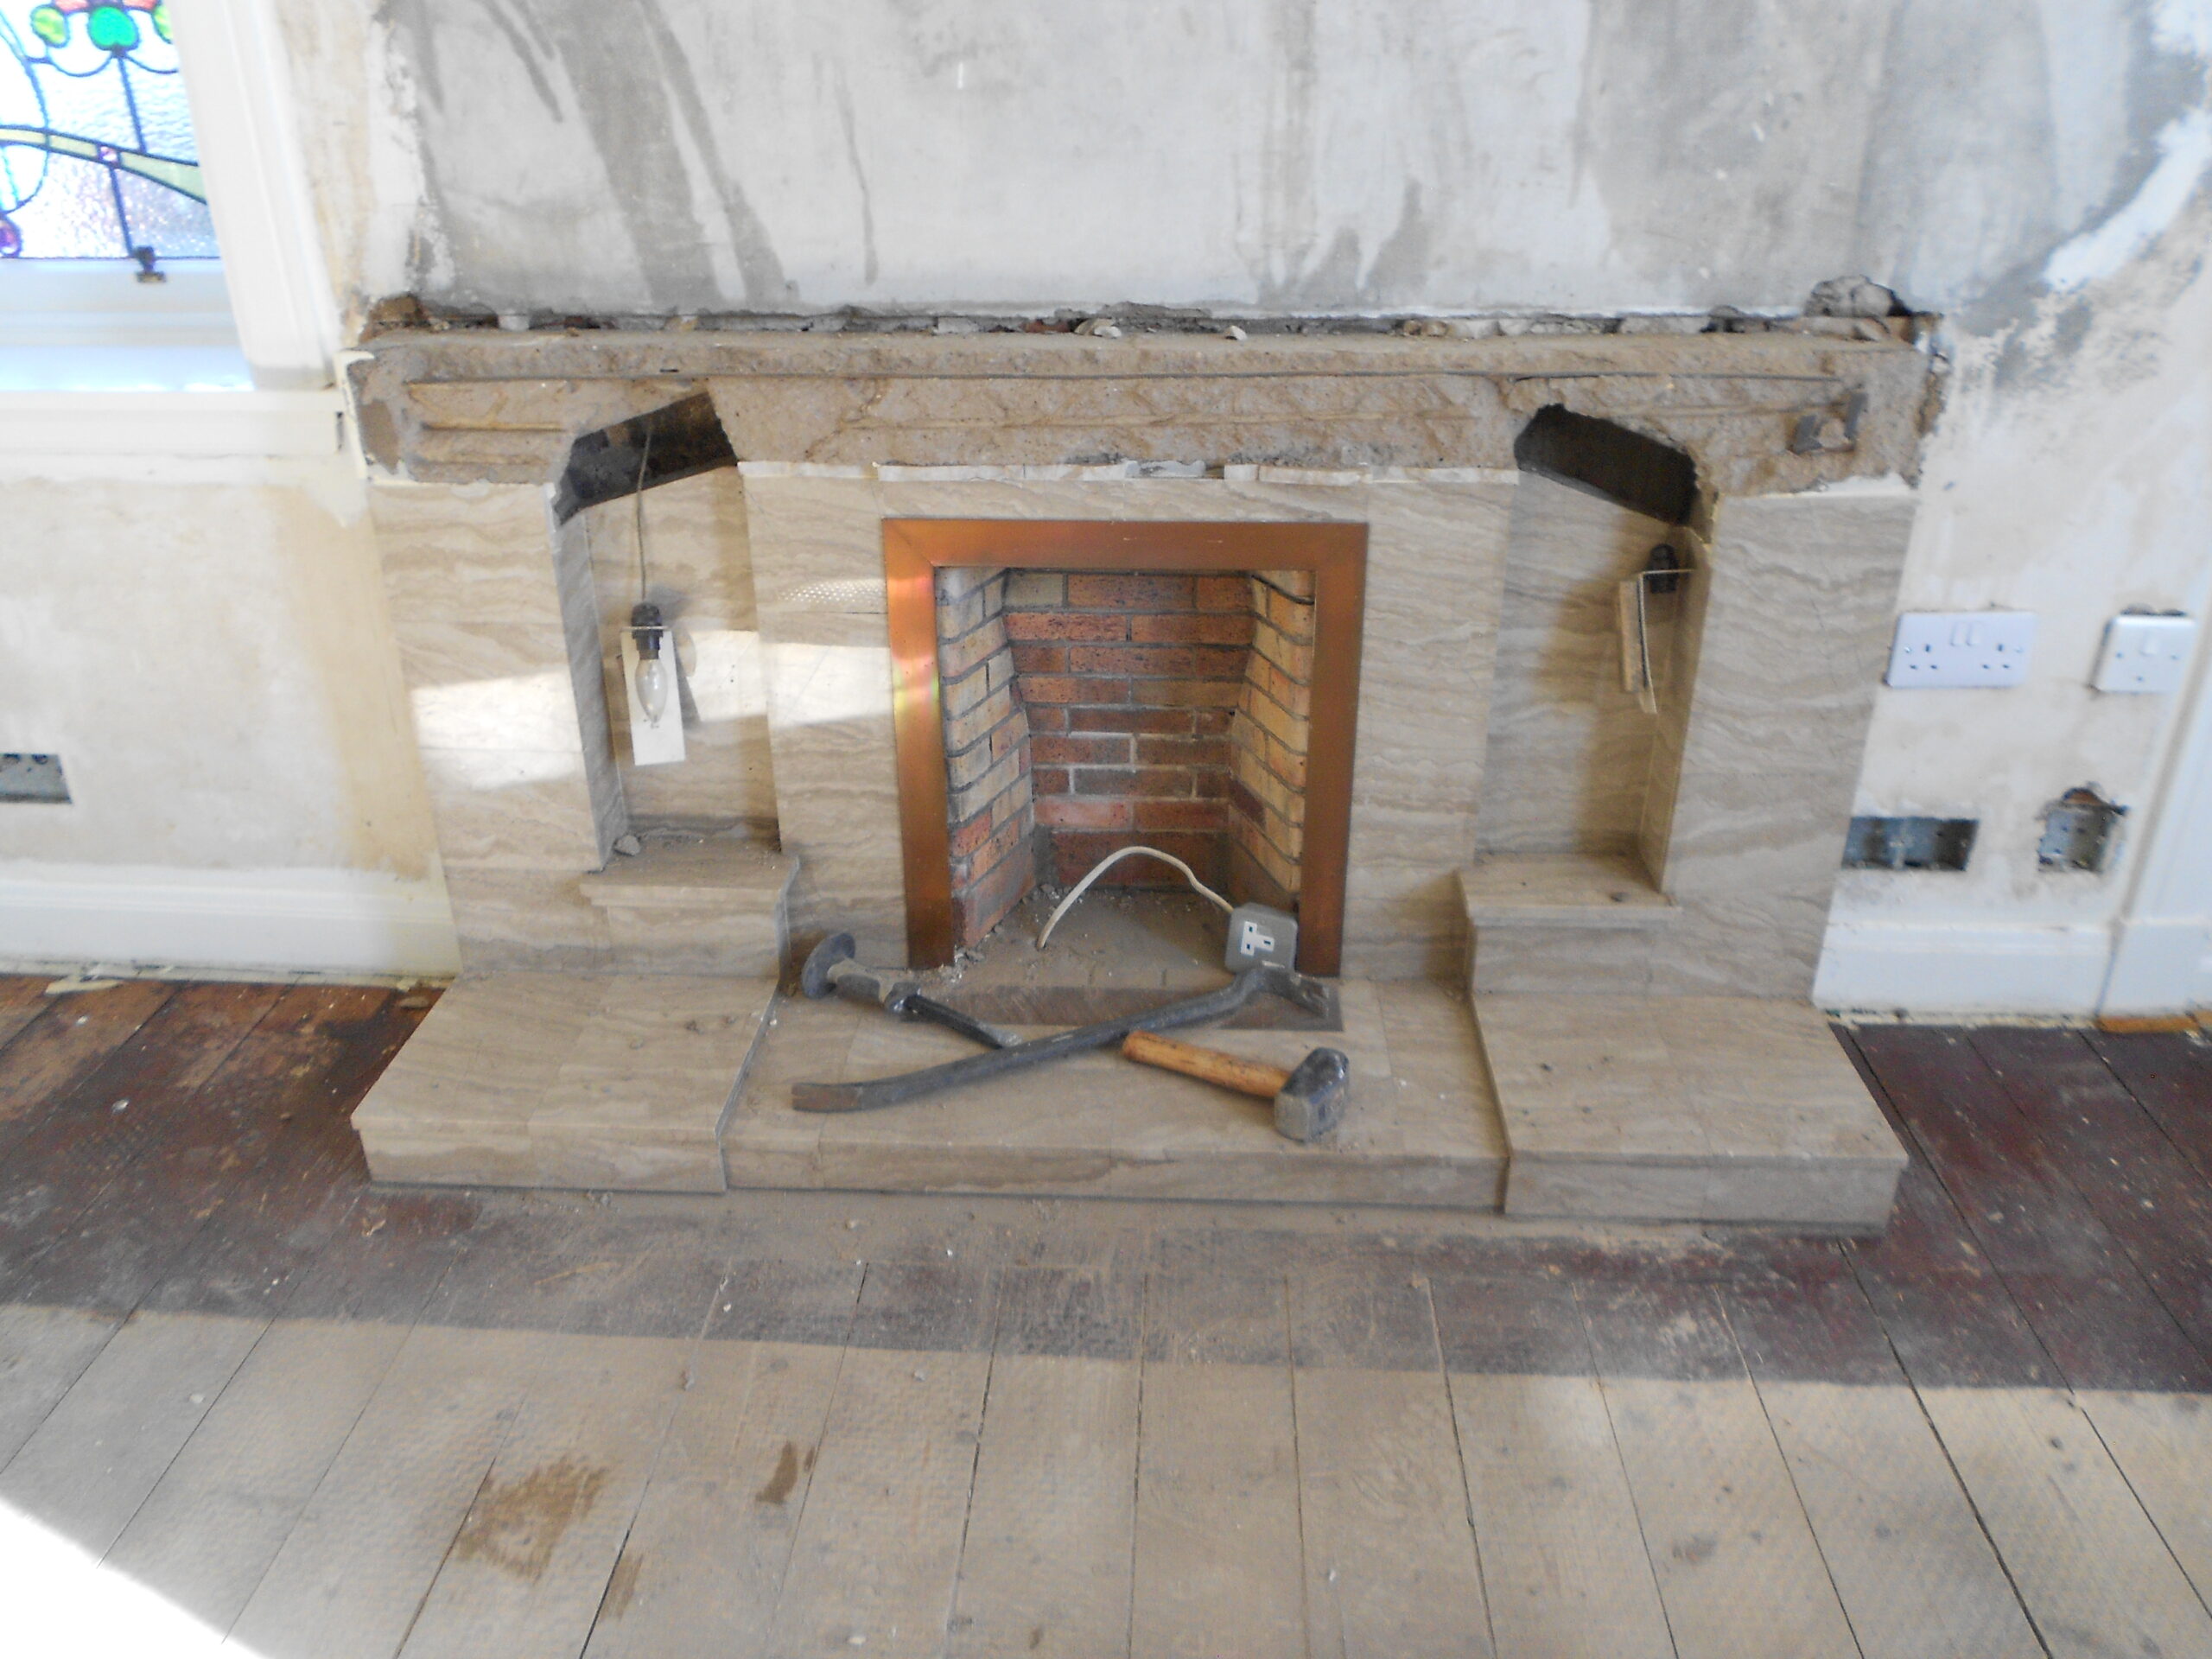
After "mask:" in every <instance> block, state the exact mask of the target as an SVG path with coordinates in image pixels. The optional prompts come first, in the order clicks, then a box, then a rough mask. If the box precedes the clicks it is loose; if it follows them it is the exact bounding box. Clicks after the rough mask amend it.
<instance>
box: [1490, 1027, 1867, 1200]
mask: <svg viewBox="0 0 2212 1659" xmlns="http://www.w3.org/2000/svg"><path fill="white" fill-rule="evenodd" d="M1475 1020H1476V1024H1477V1027H1478V1029H1479V1030H1480V1032H1481V1035H1482V1044H1483V1051H1484V1058H1485V1060H1486V1062H1487V1064H1488V1066H1489V1071H1490V1081H1491V1088H1492V1089H1493V1090H1494V1091H1495V1093H1496V1095H1497V1105H1498V1113H1499V1116H1501V1117H1502V1118H1503V1122H1504V1127H1505V1141H1506V1146H1507V1148H1508V1154H1509V1156H1508V1163H1507V1170H1506V1180H1505V1212H1506V1214H1507V1215H1509V1216H1531V1217H1535V1216H1546V1217H1581V1218H1586V1219H1592V1220H1608V1221H1716V1222H1729V1221H1742V1222H1769V1223H1784V1224H1800V1225H1805V1226H1817V1227H1834V1228H1847V1229H1853V1230H1859V1229H1877V1228H1879V1227H1880V1226H1881V1225H1882V1224H1883V1223H1884V1221H1885V1220H1886V1219H1887V1217H1888V1216H1889V1211H1890V1201H1891V1198H1892V1196H1893V1195H1894V1194H1895V1192H1896V1190H1897V1177H1898V1176H1899V1175H1900V1174H1901V1173H1903V1172H1904V1166H1905V1153H1904V1147H1902V1146H1901V1145H1899V1144H1898V1141H1897V1135H1895V1133H1894V1132H1892V1131H1891V1128H1890V1127H1889V1124H1888V1123H1887V1122H1885V1120H1884V1118H1883V1116H1882V1114H1881V1111H1880V1109H1878V1108H1877V1107H1876V1105H1875V1104H1874V1102H1873V1100H1872V1097H1871V1096H1869V1095H1868V1094H1867V1092H1866V1085H1865V1084H1862V1083H1861V1082H1860V1081H1859V1074H1858V1072H1857V1071H1855V1070H1853V1067H1852V1065H1851V1062H1850V1060H1849V1059H1848V1058H1846V1057H1845V1055H1844V1052H1843V1050H1842V1048H1841V1046H1840V1045H1839V1044H1838V1043H1837V1041H1836V1039H1835V1034H1834V1033H1833V1032H1832V1031H1830V1030H1829V1029H1828V1026H1827V1020H1825V1019H1824V1018H1823V1017H1822V1016H1821V1014H1820V1013H1819V1011H1818V1010H1817V1009H1815V1008H1812V1007H1807V1006H1806V1005H1804V1004H1802V1003H1798V1002H1791V1001H1781V1000H1777V1001H1767V1000H1764V999H1760V998H1753V997H1703V996H1596V995H1592V996H1575V995H1560V996H1549V995H1544V996H1535V995H1498V996H1478V997H1477V998H1476V999H1475Z"/></svg>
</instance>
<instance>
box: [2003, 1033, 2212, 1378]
mask: <svg viewBox="0 0 2212 1659" xmlns="http://www.w3.org/2000/svg"><path fill="white" fill-rule="evenodd" d="M1974 1048H1975V1050H1976V1052H1979V1053H1980V1056H1981V1058H1983V1060H1984V1061H1985V1062H1986V1063H1987V1065H1988V1066H1989V1069H1990V1071H1991V1072H1992V1073H1993V1075H1995V1076H1996V1077H1997V1078H1998V1079H1999V1082H2000V1083H2001V1084H2003V1086H2004V1089H2005V1093H2006V1095H2007V1096H2009V1097H2010V1098H2011V1100H2012V1104H2013V1105H2014V1107H2016V1108H2017V1109H2018V1111H2019V1113H2020V1115H2021V1116H2022V1117H2023V1118H2024V1120H2025V1122H2027V1124H2028V1126H2029V1128H2030V1129H2031V1133H2032V1134H2033V1135H2035V1137H2036V1140H2037V1143H2038V1145H2039V1147H2041V1149H2042V1152H2043V1154H2044V1160H2045V1163H2046V1165H2047V1166H2049V1167H2050V1169H2052V1170H2053V1171H2055V1172H2056V1173H2057V1174H2058V1175H2060V1176H2061V1177H2062V1178H2063V1179H2064V1180H2065V1181H2066V1183H2067V1185H2069V1186H2070V1187H2071V1188H2072V1189H2073V1190H2074V1191H2075V1192H2078V1193H2079V1194H2080V1195H2081V1197H2082V1201H2083V1202H2084V1203H2085V1204H2086V1205H2088V1208H2089V1209H2090V1211H2093V1212H2094V1215H2095V1217H2096V1219H2097V1220H2098V1222H2100V1223H2101V1224H2102V1225H2103V1226H2104V1228H2105V1230H2107V1232H2108V1233H2110V1234H2111V1236H2113V1239H2115V1240H2116V1241H2117V1242H2118V1243H2120V1247H2121V1248H2122V1249H2124V1250H2126V1253H2127V1255H2128V1256H2129V1258H2130V1259H2131V1260H2132V1261H2133V1262H2134V1263H2135V1267H2136V1270H2137V1271H2138V1272H2139V1274H2141V1275H2142V1278H2143V1281H2144V1282H2145V1284H2147V1285H2148V1286H2149V1287H2151V1290H2152V1294H2154V1295H2156V1296H2157V1297H2158V1300H2159V1301H2160V1302H2161V1303H2162V1304H2163V1305H2164V1307H2165V1309H2166V1312H2167V1313H2170V1314H2171V1315H2172V1316H2173V1319H2174V1322H2175V1323H2176V1324H2177V1325H2179V1326H2180V1327H2181V1328H2182V1330H2183V1332H2185V1333H2186V1334H2187V1335H2188V1337H2189V1338H2190V1341H2191V1342H2192V1343H2193V1344H2195V1345H2196V1350H2197V1351H2198V1352H2199V1353H2200V1354H2202V1355H2203V1356H2205V1357H2207V1358H2212V1274H2209V1273H2208V1272H2207V1271H2206V1263H2207V1262H2212V1186H2208V1185H2206V1183H2205V1181H2204V1179H2202V1176H2201V1175H2199V1174H2198V1173H2197V1171H2196V1168H2195V1167H2194V1166H2192V1165H2191V1164H2190V1161H2189V1160H2188V1159H2187V1158H2185V1157H2184V1156H2183V1154H2181V1152H2180V1150H2179V1149H2178V1148H2177V1147H2175V1145H2174V1144H2173V1142H2172V1141H2170V1140H2168V1139H2167V1137H2166V1135H2165V1134H2164V1131H2162V1130H2161V1129H2160V1128H2158V1123H2157V1122H2156V1121H2155V1120H2153V1119H2152V1117H2151V1116H2150V1115H2149V1114H2148V1113H2147V1112H2145V1110H2144V1109H2143V1108H2142V1106H2141V1105H2140V1104H2139V1103H2137V1101H2136V1100H2135V1098H2134V1096H2132V1095H2130V1094H2129V1093H2128V1092H2127V1090H2126V1088H2125V1087H2124V1086H2123V1085H2122V1084H2120V1079H2119V1078H2118V1077H2114V1076H2113V1072H2112V1070H2111V1068H2110V1067H2108V1066H2107V1065H2105V1063H2104V1062H2103V1060H2102V1059H2101V1058H2099V1056H2098V1054H2097V1052H2096V1051H2095V1050H2094V1049H2093V1048H2091V1047H2090V1046H2089V1045H2088V1041H2087V1040H2086V1039H2085V1038H2084V1036H2083V1034H2082V1033H2080V1032H2077V1031H2061V1030H2050V1029H2041V1030H2036V1029H2031V1030H2004V1029H1995V1028H1992V1029H1987V1030H1983V1031H1978V1032H1976V1033H1974Z"/></svg>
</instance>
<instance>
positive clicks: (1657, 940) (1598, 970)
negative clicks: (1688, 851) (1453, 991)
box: [1459, 853, 1681, 995]
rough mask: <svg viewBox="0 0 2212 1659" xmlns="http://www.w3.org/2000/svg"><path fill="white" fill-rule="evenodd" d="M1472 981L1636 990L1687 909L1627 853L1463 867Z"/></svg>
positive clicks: (1515, 857)
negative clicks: (1676, 902)
mask: <svg viewBox="0 0 2212 1659" xmlns="http://www.w3.org/2000/svg"><path fill="white" fill-rule="evenodd" d="M1459 899H1460V903H1461V905H1462V906H1464V907H1465V914H1466V918H1467V940H1468V985H1469V988H1470V990H1471V992H1472V993H1473V994H1475V995H1482V994H1484V993H1485V992H1497V991H1517V992H1531V993H1537V994H1541V993H1546V992H1554V991H1558V992H1583V991H1612V992H1620V993H1630V992H1638V991H1642V990H1643V989H1645V988H1647V986H1648V985H1649V982H1650V977H1651V966H1650V964H1651V953H1652V952H1653V950H1663V949H1664V948H1665V941H1666V937H1667V935H1666V930H1667V929H1668V928H1669V927H1670V926H1671V925H1672V924H1673V923H1674V921H1675V918H1676V917H1678V916H1679V915H1680V914H1681V912H1680V910H1679V909H1677V908H1676V906H1675V901H1674V900H1673V899H1669V898H1668V897H1667V895H1666V894H1664V893H1661V892H1660V891H1659V890H1658V888H1656V887H1654V886H1653V885H1652V883H1651V880H1650V878H1649V876H1647V875H1645V874H1644V873H1643V865H1642V863H1641V862H1640V861H1638V860H1637V859H1636V858H1635V857H1633V856H1631V855H1607V854H1595V853H1522V854H1512V855H1497V856H1493V857H1490V858H1485V859H1483V860H1481V861H1479V862H1478V863H1475V864H1472V865H1470V866H1468V867H1467V868H1464V869H1462V870H1461V871H1460V872H1459Z"/></svg>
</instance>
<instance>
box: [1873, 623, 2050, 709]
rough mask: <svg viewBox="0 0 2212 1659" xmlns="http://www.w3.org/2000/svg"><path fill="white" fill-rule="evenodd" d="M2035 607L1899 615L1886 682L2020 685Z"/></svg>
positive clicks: (2031, 638)
mask: <svg viewBox="0 0 2212 1659" xmlns="http://www.w3.org/2000/svg"><path fill="white" fill-rule="evenodd" d="M2035 643H2036V614H2035V613H2034V612H2033V611H1908V612H1907V613H1905V614H1904V615H1903V616H1901V617H1899V618H1897V638H1896V639H1895V640H1894V641H1893V642H1892V643H1891V646H1890V671H1889V673H1888V674H1887V675H1886V676H1885V677H1884V682H1883V683H1885V684H1887V685H1893V686H1897V687H1899V688H1900V689H1903V690H1919V689H1923V688H1926V687H1932V686H1964V685H2019V684H2021V683H2024V682H2025V681H2026V679H2027V677H2028V655H2029V653H2030V652H2031V651H2032V650H2033V649H2034V648H2035Z"/></svg>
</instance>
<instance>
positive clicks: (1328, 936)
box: [883, 518, 1367, 975]
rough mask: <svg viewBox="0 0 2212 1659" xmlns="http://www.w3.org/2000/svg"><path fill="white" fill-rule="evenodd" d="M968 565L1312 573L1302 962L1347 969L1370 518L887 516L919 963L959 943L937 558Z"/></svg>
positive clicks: (911, 906) (886, 568) (894, 667)
mask: <svg viewBox="0 0 2212 1659" xmlns="http://www.w3.org/2000/svg"><path fill="white" fill-rule="evenodd" d="M968 565H978V566H987V567H990V568H994V569H998V568H1013V569H1028V570H1115V571H1122V570H1128V571H1144V570H1166V571H1178V572H1180V571H1192V572H1198V573H1204V574H1211V573H1220V572H1247V571H1254V570H1311V571H1312V572H1313V598H1314V607H1313V681H1312V690H1313V712H1312V715H1311V752H1310V754H1309V757H1308V760H1307V764H1306V837H1305V845H1304V849H1303V852H1302V855H1301V856H1300V861H1299V901H1298V908H1299V928H1298V965H1299V967H1300V969H1302V970H1303V971H1305V972H1306V973H1309V974H1324V975H1330V974H1334V973H1336V972H1337V971H1338V968H1339V966H1340V964H1341V962H1342V958H1343V954H1344V874H1345V866H1346V860H1347V855H1348V853H1349V851H1350V848H1351V778H1352V747H1353V740H1354V734H1355V728H1357V723H1358V717H1359V650H1360V633H1361V629H1362V626H1363V620H1364V617H1365V611H1366V589H1367V526H1366V525H1365V524H1345V523H1341V522H1332V523H1313V522H1311V521H1306V522H1298V523H1284V522H1280V521H1274V522H1249V523H1231V524H1216V523H1209V522H1187V521H1176V522H1163V523H1147V522H1143V521H1132V520H1128V519H1091V518H887V519H885V520H884V521H883V574H884V580H885V582H886V585H887V588H888V599H889V609H890V623H891V628H890V632H891V673H892V716H891V718H892V729H893V741H894V743H895V745H896V748H897V754H898V769H899V847H900V852H901V856H902V859H903V862H904V868H905V874H906V956H907V961H908V962H909V963H910V964H912V966H915V967H918V968H935V967H943V966H944V965H945V964H947V963H950V962H951V960H952V954H953V946H954V941H953V919H952V862H951V829H950V824H949V823H947V822H946V808H947V798H946V790H947V785H946V781H945V760H944V707H943V703H942V700H941V688H940V682H939V679H938V637H937V572H938V570H939V569H942V568H944V567H947V566H953V567H959V566H968Z"/></svg>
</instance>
